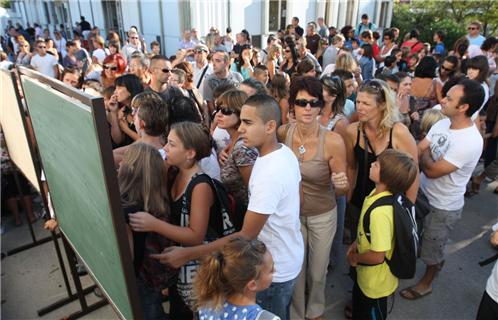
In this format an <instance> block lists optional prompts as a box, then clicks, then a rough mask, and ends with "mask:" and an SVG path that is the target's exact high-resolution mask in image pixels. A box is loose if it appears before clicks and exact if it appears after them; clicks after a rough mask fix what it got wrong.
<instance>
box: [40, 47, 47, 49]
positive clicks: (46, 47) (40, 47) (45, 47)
mask: <svg viewBox="0 0 498 320" xmlns="http://www.w3.org/2000/svg"><path fill="white" fill-rule="evenodd" d="M38 49H47V47H38Z"/></svg>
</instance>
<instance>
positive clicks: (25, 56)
mask: <svg viewBox="0 0 498 320" xmlns="http://www.w3.org/2000/svg"><path fill="white" fill-rule="evenodd" d="M31 56H32V54H31V52H30V46H29V42H28V41H26V40H24V39H22V40H21V41H19V52H18V53H17V58H16V65H18V66H29V63H30V62H31Z"/></svg>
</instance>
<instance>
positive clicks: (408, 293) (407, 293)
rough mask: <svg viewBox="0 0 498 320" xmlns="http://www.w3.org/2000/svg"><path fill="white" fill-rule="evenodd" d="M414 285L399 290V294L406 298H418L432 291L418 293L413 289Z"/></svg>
mask: <svg viewBox="0 0 498 320" xmlns="http://www.w3.org/2000/svg"><path fill="white" fill-rule="evenodd" d="M414 288H415V287H408V288H406V289H403V290H401V291H400V292H399V295H400V296H402V297H403V298H405V299H407V300H418V299H420V298H422V297H425V296H427V295H429V294H431V293H432V290H430V291H427V292H424V293H420V292H418V291H416V290H415V289H414Z"/></svg>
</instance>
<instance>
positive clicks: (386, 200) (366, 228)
mask: <svg viewBox="0 0 498 320" xmlns="http://www.w3.org/2000/svg"><path fill="white" fill-rule="evenodd" d="M393 201H394V198H393V196H384V197H382V198H379V199H377V200H375V201H374V203H372V205H371V206H370V207H369V208H368V209H367V211H366V212H365V214H364V215H363V232H365V237H366V238H367V240H368V242H370V215H371V213H372V211H373V210H374V209H376V208H378V207H382V206H387V205H393Z"/></svg>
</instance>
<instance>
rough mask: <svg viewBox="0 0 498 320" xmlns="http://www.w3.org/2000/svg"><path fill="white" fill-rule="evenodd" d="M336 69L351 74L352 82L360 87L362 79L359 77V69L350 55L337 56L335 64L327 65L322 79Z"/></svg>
mask: <svg viewBox="0 0 498 320" xmlns="http://www.w3.org/2000/svg"><path fill="white" fill-rule="evenodd" d="M336 69H341V70H346V71H349V72H351V73H352V74H353V75H354V78H353V80H354V81H355V82H356V83H357V85H358V86H359V85H361V83H362V81H363V78H362V77H361V69H360V67H359V66H358V63H357V62H356V60H355V59H354V58H353V56H352V55H351V53H349V52H343V53H341V54H339V55H338V56H337V60H336V61H335V64H329V65H328V66H327V67H326V68H325V70H323V72H322V77H324V76H325V75H330V73H332V72H334V70H336Z"/></svg>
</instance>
